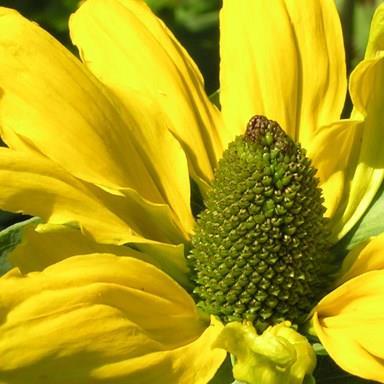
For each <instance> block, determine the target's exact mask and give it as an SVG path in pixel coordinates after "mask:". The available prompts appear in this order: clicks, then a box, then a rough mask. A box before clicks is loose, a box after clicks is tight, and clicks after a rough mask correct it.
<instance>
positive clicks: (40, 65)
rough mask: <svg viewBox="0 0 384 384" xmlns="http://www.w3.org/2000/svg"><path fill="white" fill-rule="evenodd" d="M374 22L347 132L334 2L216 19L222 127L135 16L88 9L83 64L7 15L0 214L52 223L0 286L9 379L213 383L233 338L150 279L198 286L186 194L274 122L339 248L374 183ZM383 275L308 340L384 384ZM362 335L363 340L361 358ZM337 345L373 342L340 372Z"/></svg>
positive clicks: (180, 55)
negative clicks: (233, 147)
mask: <svg viewBox="0 0 384 384" xmlns="http://www.w3.org/2000/svg"><path fill="white" fill-rule="evenodd" d="M383 12H384V8H383V7H381V8H379V10H378V11H377V13H376V16H375V19H374V21H373V27H372V32H371V36H370V42H369V45H368V48H367V54H366V58H365V59H364V60H363V62H362V63H360V64H359V65H358V66H357V68H356V69H355V71H354V72H353V74H352V75H351V79H350V84H349V88H350V94H351V98H352V100H353V103H354V107H355V109H354V112H353V114H352V118H351V119H349V120H339V119H340V114H341V111H342V108H343V105H344V101H345V95H346V87H347V85H346V74H345V63H344V49H343V42H342V34H341V27H340V22H339V19H338V15H337V11H336V8H335V5H334V3H333V1H331V0H320V1H319V0H310V1H308V0H305V1H304V0H302V1H295V0H285V1H283V0H279V1H276V2H265V1H261V0H260V1H259V0H244V1H241V2H239V1H235V0H225V1H224V6H223V9H222V11H221V19H220V20H221V41H220V46H221V71H220V83H221V86H220V102H221V112H219V111H218V110H217V108H216V107H215V106H214V105H212V104H211V103H210V101H209V99H208V97H207V96H206V95H205V93H204V84H203V80H202V77H201V74H200V73H199V71H198V68H197V67H196V65H195V64H194V63H193V61H192V59H191V58H190V57H189V56H188V54H187V52H186V51H185V50H184V49H183V48H182V47H181V46H180V44H179V43H178V42H177V41H176V39H175V38H174V36H173V35H172V34H171V32H170V31H169V30H168V29H167V28H166V26H165V25H164V24H163V23H162V22H160V21H159V20H158V19H157V18H156V17H155V16H154V15H153V14H152V13H151V12H150V10H149V9H148V7H147V6H146V5H145V3H144V2H143V1H142V0H87V1H85V2H84V3H83V4H82V6H81V7H80V9H79V10H78V11H77V12H76V13H75V14H74V15H73V16H72V18H71V20H70V30H71V37H72V40H73V42H74V44H75V45H76V46H77V47H78V48H79V51H80V55H81V58H82V60H83V63H81V62H80V61H78V60H77V59H76V58H75V57H74V56H73V55H72V54H71V53H69V52H68V51H67V50H66V49H65V48H63V47H62V46H61V45H60V44H59V43H58V42H56V41H55V40H54V39H53V38H52V37H50V36H49V35H48V34H47V33H46V32H44V31H43V30H42V29H40V28H39V27H38V26H37V25H35V24H33V23H30V22H28V21H27V20H25V19H24V18H22V17H21V16H20V15H19V14H18V13H17V12H15V11H12V10H9V9H6V8H0V97H1V99H0V130H1V136H2V138H3V140H4V141H5V142H6V143H7V145H8V147H9V148H1V149H0V180H1V184H2V188H1V190H0V208H3V209H6V210H10V211H23V212H26V213H28V214H32V215H36V216H39V217H41V218H42V220H43V221H44V223H46V224H45V225H40V226H38V227H37V230H36V231H34V230H33V229H29V230H28V233H27V236H26V239H27V243H25V244H24V245H23V246H21V247H20V248H19V249H17V250H16V253H15V254H14V255H13V261H14V264H15V265H17V266H18V267H19V269H20V270H18V269H14V270H12V271H11V272H9V273H8V274H7V275H6V276H4V277H3V278H2V279H1V280H0V295H1V300H0V314H1V316H0V318H1V319H2V320H1V321H2V323H1V324H0V335H1V338H0V339H1V345H0V350H1V356H2V359H1V362H0V380H1V381H3V382H10V383H11V382H12V383H23V384H24V383H25V381H26V380H28V382H30V383H34V382H36V383H41V382H42V381H44V380H47V377H48V380H49V381H50V382H51V383H70V382H73V383H83V382H84V383H85V382H89V381H92V382H107V383H123V382H124V383H127V382H137V383H139V382H142V383H148V382H153V381H159V380H161V381H159V382H164V383H173V382H174V383H185V384H189V383H206V382H208V381H209V379H210V378H211V377H212V376H213V375H214V373H215V371H216V370H217V369H218V367H219V366H220V364H221V363H222V361H223V359H224V356H225V354H224V352H223V351H222V350H220V349H217V348H216V349H215V348H213V347H212V344H213V342H214V340H215V339H216V337H217V335H218V334H219V333H220V332H221V328H222V326H221V325H220V324H218V323H216V322H215V321H212V323H211V326H208V325H207V322H206V321H203V320H201V319H200V317H199V316H198V312H197V309H196V307H195V305H194V303H193V302H192V300H191V298H190V296H189V295H188V294H187V293H186V291H184V290H183V289H182V288H180V287H179V286H178V285H177V284H176V283H175V282H174V281H173V280H172V279H171V278H170V277H168V276H167V275H166V274H164V273H163V272H162V271H160V270H159V269H157V268H156V267H158V268H160V269H162V270H163V271H165V272H167V273H168V274H169V275H170V276H171V277H173V278H174V279H176V280H177V281H178V282H180V283H182V284H184V285H187V284H188V279H187V276H186V273H187V272H186V271H187V269H186V266H185V263H184V259H183V245H186V246H188V245H189V241H190V238H191V235H192V233H193V226H194V218H193V215H192V212H191V209H190V182H189V177H191V178H192V179H193V180H194V181H195V182H196V183H197V185H198V186H199V187H200V190H201V191H202V193H203V195H205V194H206V192H207V190H208V189H209V183H210V181H211V180H212V178H213V171H214V169H215V167H216V165H217V162H218V160H219V159H220V157H221V154H222V152H223V150H224V149H225V148H226V146H227V144H228V143H229V142H230V141H232V140H233V138H234V137H235V136H236V135H238V134H240V133H243V131H244V129H245V125H246V123H247V121H248V120H249V118H250V117H251V116H253V115H255V114H261V115H265V116H268V118H270V119H273V120H276V121H278V122H279V124H280V125H281V126H282V127H283V128H284V129H285V130H286V132H287V133H288V134H289V135H290V136H291V137H292V138H294V139H295V140H296V141H298V142H300V143H301V144H302V145H303V147H304V148H306V149H307V150H308V153H309V156H310V157H311V158H312V160H313V163H314V165H315V166H316V167H317V168H318V170H319V172H318V175H319V177H320V180H321V187H322V189H323V192H324V197H325V205H326V207H327V216H328V217H330V219H331V229H332V234H333V238H334V240H335V241H336V240H337V239H340V238H341V237H342V236H343V235H345V233H347V232H348V231H349V229H350V228H351V227H352V226H353V225H354V224H355V223H356V222H357V220H358V219H359V218H360V217H361V216H362V214H363V213H364V212H365V210H366V209H367V207H368V205H369V204H370V202H371V201H372V199H373V197H374V195H375V194H376V192H377V190H378V188H379V186H380V185H381V183H382V181H383V175H384V171H383V169H384V166H383V165H384V153H383V152H382V151H381V143H382V142H383V137H382V136H383V133H382V132H383V131H382V130H381V122H382V121H383V117H384V116H383V114H384V112H383V110H382V101H383V100H382V99H383V97H384V96H383V95H384V93H383V92H382V84H383V70H384V63H383V54H382V51H381V49H382V40H383V38H382V36H383V33H382V31H383V28H382V26H381V19H382V17H383V16H382V14H383ZM63 226H64V227H63ZM78 229H80V230H81V232H80V231H79V230H78ZM83 235H85V236H83ZM91 239H93V240H96V241H97V242H98V243H95V242H92V241H91ZM380 241H381V240H380ZM126 243H134V244H135V247H136V249H137V250H139V251H142V252H138V251H133V250H131V249H130V248H124V247H120V245H122V244H126ZM374 244H376V243H374ZM25 249H26V250H25ZM381 249H382V247H379V249H378V250H377V255H379V254H380V253H381ZM34 250H35V252H36V253H35V252H34ZM111 254H115V255H119V256H125V257H118V256H113V255H111ZM81 255H86V256H81ZM375 255H376V254H375ZM375 257H376V256H375ZM377 257H378V256H377ZM140 259H141V260H140ZM148 262H149V263H151V264H153V265H154V266H156V267H154V266H151V265H149V264H148ZM51 264H52V265H51ZM44 268H45V269H44ZM380 268H381V267H377V268H376V267H375V269H380ZM20 271H21V272H20ZM30 271H40V272H30ZM359 271H360V272H359V273H362V272H363V270H359ZM28 272H30V273H28ZM23 273H25V274H23ZM372 274H373V275H372ZM381 274H382V273H381V272H380V271H370V272H366V273H365V270H364V273H363V274H361V275H360V276H357V277H353V278H352V280H349V281H348V282H346V283H345V284H343V285H341V286H340V287H339V288H337V289H336V290H335V291H333V292H332V293H331V294H329V295H328V296H326V297H325V298H324V299H323V300H322V301H321V302H320V303H319V304H318V306H317V307H316V309H315V316H314V319H315V320H314V325H315V328H316V332H317V334H318V336H319V338H320V339H321V341H322V342H323V343H324V345H325V347H326V348H327V349H329V351H330V354H331V356H332V357H333V358H334V360H335V361H336V362H338V363H339V364H340V365H341V366H342V367H344V368H345V369H347V370H349V371H351V372H352V373H354V374H357V375H359V376H362V377H366V378H373V379H376V380H381V381H384V379H383V376H384V373H383V371H384V369H383V366H382V364H381V363H380V361H379V360H378V359H377V357H380V358H382V355H383V350H382V347H381V345H383V344H382V343H380V342H379V340H381V339H380V337H381V334H380V332H382V331H381V328H382V327H381V323H380V320H378V321H374V322H373V321H372V319H374V318H375V316H376V315H377V314H378V313H380V311H379V312H376V311H377V310H379V307H380V301H378V299H380V300H381V298H380V297H379V296H380V295H379V294H377V295H376V296H375V295H374V294H376V293H377V292H376V290H377V289H378V288H379V287H380V285H381V284H383V283H382V281H381V280H382V279H380V276H381ZM371 276H372V279H371ZM349 285H351V286H352V287H353V289H354V291H355V293H356V297H355V296H352V297H351V296H348V295H347V294H346V292H345V288H344V287H346V286H347V287H348V286H349ZM359 292H362V295H364V296H362V297H359ZM357 299H361V302H359V303H357V304H356V306H354V305H355V303H356V300H357ZM340 303H343V304H345V307H346V312H345V314H344V313H342V312H338V311H339V309H340V307H339V306H340ZM350 303H351V305H350ZM328 307H329V308H328ZM354 308H358V309H359V311H360V312H359V316H361V317H359V316H356V315H355V314H354ZM350 312H352V313H350ZM344 315H345V316H346V317H344ZM348 316H349V317H348ZM361 318H364V322H365V323H367V322H369V323H370V324H372V327H370V328H369V327H361V328H359V331H360V334H359V335H360V336H361V337H360V336H359V337H357V336H356V339H355V338H354V336H355V335H356V334H355V333H354V332H355V330H356V328H357V327H359V325H360V324H359V323H357V322H356V320H360V319H361ZM317 319H318V320H317ZM340 319H341V320H340ZM343 319H346V320H348V321H345V322H344V320H343ZM349 320H351V321H349ZM350 324H352V326H351V327H349V325H350ZM340 329H341V330H340ZM366 334H369V335H371V338H369V337H367V338H366V339H365V336H366ZM372 335H373V336H372ZM375 335H379V336H378V338H377V340H378V341H377V342H375V341H374V340H373V338H374V337H375ZM345 337H348V338H349V340H353V341H354V342H355V341H356V340H358V342H361V343H363V342H364V343H363V344H359V345H361V348H350V349H349V351H348V353H349V354H348V355H347V354H345V351H344V350H343V348H341V347H337V344H338V343H340V339H341V340H344V338H345ZM370 340H371V341H372V343H371V342H370ZM365 341H366V343H365ZM346 356H348V359H349V360H348V361H345V360H346ZM371 364H376V365H375V366H374V368H375V370H374V371H372V365H371Z"/></svg>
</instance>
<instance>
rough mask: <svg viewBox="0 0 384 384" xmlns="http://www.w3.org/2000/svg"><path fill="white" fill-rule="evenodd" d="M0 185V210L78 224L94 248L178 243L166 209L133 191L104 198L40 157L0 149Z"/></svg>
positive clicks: (177, 233) (52, 221) (176, 230)
mask: <svg viewBox="0 0 384 384" xmlns="http://www.w3.org/2000/svg"><path fill="white" fill-rule="evenodd" d="M0 181H1V184H2V186H3V187H2V188H0V208H1V209H4V210H8V211H13V212H24V213H27V214H30V215H34V216H39V217H41V218H42V219H43V220H44V221H45V222H49V223H51V224H68V223H72V224H73V225H77V224H79V225H80V227H81V229H82V230H83V231H84V232H85V233H87V234H89V235H90V236H91V237H93V238H94V239H96V240H97V241H100V242H105V243H115V244H124V243H127V242H136V241H139V242H142V241H147V240H145V239H144V238H143V237H145V238H147V239H150V240H151V241H154V240H155V241H165V242H169V243H180V242H182V241H183V237H182V235H181V232H180V230H179V229H178V228H177V227H176V226H175V225H174V223H173V221H172V217H171V213H170V210H169V208H168V207H167V206H165V205H160V204H157V205H156V204H151V203H149V202H148V201H145V200H144V199H143V198H142V197H141V196H140V195H138V194H137V193H136V192H135V191H133V190H124V193H125V194H126V195H125V196H116V195H112V194H109V193H107V192H105V191H103V190H101V189H99V188H97V187H95V186H92V185H91V184H88V183H85V182H83V181H81V180H79V179H76V178H75V177H73V176H72V175H70V174H69V173H68V172H66V171H65V170H64V169H63V168H61V167H60V166H58V165H56V164H55V163H53V162H52V161H51V160H49V159H46V158H44V157H42V156H38V155H34V156H31V154H26V153H22V152H16V151H13V150H11V149H7V148H0ZM31 196H33V197H31Z"/></svg>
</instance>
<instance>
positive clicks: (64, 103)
mask: <svg viewBox="0 0 384 384" xmlns="http://www.w3.org/2000/svg"><path fill="white" fill-rule="evenodd" d="M0 15H1V17H0V58H1V59H0V84H1V88H2V94H1V99H0V108H1V115H0V126H1V130H2V136H3V138H4V140H5V141H6V142H7V143H8V145H9V146H11V147H13V148H16V149H18V150H24V149H25V146H26V145H30V146H33V147H34V148H35V150H36V151H39V152H42V153H44V154H45V155H46V156H48V157H49V158H51V159H52V160H54V161H55V162H57V163H59V164H60V165H61V166H63V168H65V169H66V170H68V171H69V172H70V173H71V174H73V175H74V176H76V177H79V178H81V179H83V180H85V181H87V182H91V183H94V184H97V185H99V186H102V187H104V188H105V189H107V190H108V191H112V192H113V193H115V194H117V195H119V194H121V192H120V191H119V188H131V189H133V190H135V191H136V192H138V193H139V194H140V195H141V196H143V197H144V198H145V199H148V200H149V201H151V202H153V203H159V204H169V205H170V206H171V207H172V209H173V210H174V216H175V220H176V221H177V222H178V225H179V226H180V227H182V228H183V230H184V231H185V232H186V233H191V232H192V226H193V218H192V214H191V212H190V207H189V176H188V167H187V161H186V158H185V154H184V153H183V150H182V148H181V146H180V144H179V143H178V142H177V140H176V139H175V138H174V137H173V136H172V135H171V133H170V132H168V129H167V126H166V122H165V119H164V118H163V117H162V116H161V114H159V113H157V111H156V109H155V108H154V107H152V106H151V103H150V102H148V100H146V99H144V98H143V97H142V96H140V97H139V95H136V94H133V93H130V97H131V98H132V100H131V103H130V107H131V108H130V110H129V111H128V110H127V109H126V108H125V106H124V105H123V104H122V103H121V102H120V101H119V100H118V99H117V98H116V96H115V95H112V93H110V92H108V91H107V89H106V88H105V87H104V86H103V85H102V84H101V83H100V82H99V81H98V80H97V79H96V78H95V77H93V76H92V75H91V74H90V73H89V72H88V71H87V69H86V67H85V66H84V65H82V64H81V62H80V61H78V60H77V59H76V58H75V57H74V56H72V54H71V53H70V52H68V51H67V50H66V49H65V48H64V47H62V46H61V45H60V44H59V43H58V42H57V41H55V40H54V39H53V38H52V37H51V36H50V35H48V34H47V33H46V32H45V31H43V30H42V29H40V28H39V27H38V26H37V25H35V24H34V23H31V22H29V21H27V20H26V19H24V18H22V17H21V16H20V15H19V14H18V13H16V12H14V11H11V10H8V9H6V8H1V10H0ZM144 132H145V135H144Z"/></svg>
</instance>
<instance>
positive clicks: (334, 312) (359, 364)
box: [313, 270, 384, 383]
mask: <svg viewBox="0 0 384 384" xmlns="http://www.w3.org/2000/svg"><path fill="white" fill-rule="evenodd" d="M383 300H384V271H382V270H381V271H372V272H367V273H364V274H362V275H360V276H358V277H355V278H353V279H352V280H349V281H347V282H346V283H344V284H343V285H341V286H340V287H338V288H337V289H335V290H334V291H332V292H331V293H330V294H328V295H327V296H325V297H324V298H323V299H322V300H321V301H320V303H319V304H318V305H317V306H316V308H315V314H314V318H313V324H314V327H315V331H316V334H317V336H318V337H319V339H320V341H321V343H322V344H323V345H324V347H325V349H326V350H327V352H328V353H329V354H330V356H331V357H332V359H333V360H334V361H335V362H336V363H337V364H339V365H340V366H341V368H343V369H344V370H346V371H348V372H350V373H352V374H353V375H356V376H360V377H363V378H365V379H368V380H376V381H379V382H381V383H383V382H384V332H383V323H384V307H383V305H382V303H383Z"/></svg>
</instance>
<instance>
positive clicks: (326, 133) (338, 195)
mask: <svg viewBox="0 0 384 384" xmlns="http://www.w3.org/2000/svg"><path fill="white" fill-rule="evenodd" d="M362 130H363V122H362V121H361V120H341V121H336V122H334V123H332V124H330V125H327V126H324V127H322V128H320V129H319V130H318V131H317V133H316V135H315V137H314V138H313V140H312V142H311V144H310V145H309V148H308V156H309V157H310V158H311V159H312V161H313V165H314V167H315V168H316V169H317V170H318V173H317V176H318V177H319V178H320V186H321V189H322V190H323V196H324V200H325V202H324V204H325V207H326V208H327V212H326V215H327V216H328V217H330V218H331V219H332V220H331V230H332V233H333V235H334V237H335V238H338V237H341V234H340V232H341V231H342V234H344V233H345V229H344V228H343V223H344V222H343V221H342V217H340V216H341V215H342V213H343V212H344V210H345V207H346V205H347V199H348V193H349V190H350V186H351V180H352V179H353V176H354V170H355V169H354V168H353V165H354V164H355V162H356V159H357V157H358V154H359V139H360V137H361V133H362ZM340 212H341V214H340Z"/></svg>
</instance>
